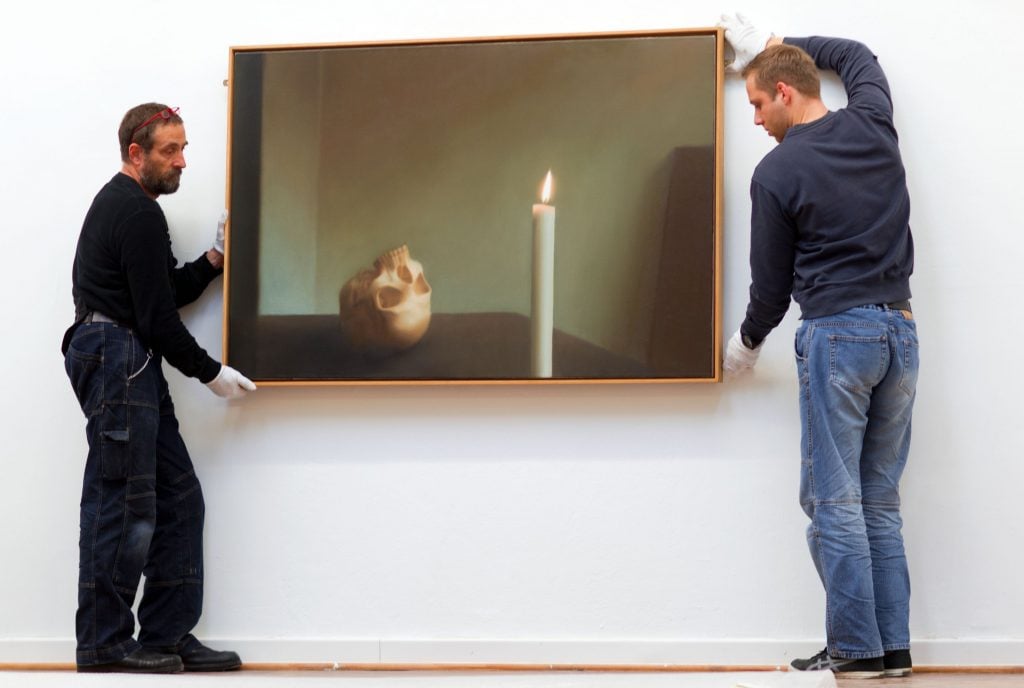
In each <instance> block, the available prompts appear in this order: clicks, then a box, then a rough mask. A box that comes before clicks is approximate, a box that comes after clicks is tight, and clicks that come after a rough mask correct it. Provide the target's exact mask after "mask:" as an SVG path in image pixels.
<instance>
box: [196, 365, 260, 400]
mask: <svg viewBox="0 0 1024 688" xmlns="http://www.w3.org/2000/svg"><path fill="white" fill-rule="evenodd" d="M206 386H207V387H209V388H210V390H211V391H212V392H213V393H214V394H216V395H217V396H219V397H224V398H225V399H238V398H239V397H244V396H245V395H246V394H247V393H248V392H255V391H256V385H255V384H254V383H253V381H252V380H250V379H249V378H247V377H246V376H245V375H242V374H241V373H240V372H238V371H237V370H235V369H234V368H232V367H231V366H226V365H221V367H220V372H219V373H217V377H215V378H213V379H212V380H210V381H209V382H207V383H206Z"/></svg>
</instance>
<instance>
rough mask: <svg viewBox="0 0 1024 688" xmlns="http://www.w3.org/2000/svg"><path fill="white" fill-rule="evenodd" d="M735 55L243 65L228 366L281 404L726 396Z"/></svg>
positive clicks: (436, 47)
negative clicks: (726, 129)
mask: <svg viewBox="0 0 1024 688" xmlns="http://www.w3.org/2000/svg"><path fill="white" fill-rule="evenodd" d="M723 45H724V38H723V36H722V32H721V30H720V29H713V28H707V29H686V30H669V31H650V32H624V33H601V34H572V35H556V36H548V35H546V36H514V37H494V38H472V39H445V40H424V41H391V42H374V43H346V44H330V45H319V44H318V45H282V46H250V47H232V48H231V49H230V74H229V80H228V83H229V88H230V93H229V114H228V120H229V131H228V184H227V186H228V189H227V195H228V207H229V209H230V218H231V220H230V225H229V227H228V239H227V241H228V243H227V260H226V268H225V280H224V285H225V286H224V289H225V309H224V310H225V322H224V359H225V361H227V362H229V363H230V364H231V365H232V366H234V367H236V368H238V369H239V370H242V371H243V372H244V373H245V374H246V375H248V376H249V377H251V378H252V379H253V380H255V381H257V382H258V383H261V384H262V385H268V384H269V385H319V384H425V383H429V384H448V383H456V384H472V383H486V384H498V383H527V382H529V383H566V382H642V383H650V382H716V381H719V380H720V378H721V369H720V368H721V364H720V354H719V352H720V347H721V323H720V321H721V317H720V313H721V225H722V220H721V215H722V202H721V197H722V188H721V187H722V78H723ZM549 170H550V171H551V173H552V175H553V180H554V184H553V186H554V196H553V198H552V199H551V200H550V201H548V202H547V203H546V204H543V203H542V201H541V199H540V193H541V185H542V182H543V181H544V180H545V177H546V174H547V172H548V171H549ZM535 205H536V206H539V205H546V206H549V208H540V209H539V210H538V209H537V208H535V207H534V206H535ZM545 213H548V214H551V215H554V219H553V220H552V222H553V227H547V226H545V225H544V223H545V222H546V220H544V219H543V217H544V216H545ZM535 217H536V218H537V219H535ZM549 219H550V218H549ZM535 235H536V237H535ZM552 236H553V239H552ZM400 247H406V250H407V252H408V255H409V256H410V257H411V260H412V261H414V262H407V261H406V260H405V258H404V256H403V254H402V253H401V251H399V252H398V253H389V252H392V251H393V250H394V249H399V248H400ZM552 251H553V255H552ZM385 254H387V257H384V258H382V259H381V260H378V258H379V257H382V256H384V255H385ZM374 265H376V266H377V267H376V268H374V267H373V266H374ZM419 267H422V277H419V274H418V268H419ZM392 269H393V270H392ZM410 269H411V271H412V273H415V274H412V273H410V272H409V271H410ZM379 272H386V273H387V275H385V277H388V276H390V277H392V278H394V277H395V275H397V276H398V277H397V278H398V279H399V281H401V279H403V278H405V276H407V275H409V274H412V277H413V279H414V280H417V278H418V281H416V282H415V284H414V285H412V286H411V287H410V288H411V289H412V291H409V292H407V294H406V292H404V291H401V289H404V288H405V287H406V286H409V284H408V281H409V280H408V279H406V284H405V286H403V284H399V283H398V282H396V283H395V284H397V285H398V287H399V288H400V289H399V291H392V287H391V286H388V285H384V286H382V287H381V291H379V292H377V291H375V290H376V289H377V287H378V286H380V285H379V282H380V280H376V281H374V282H373V283H372V284H370V280H371V279H372V278H373V277H374V276H376V274H377V273H379ZM392 273H394V274H392ZM357 275H358V276H359V277H358V278H357ZM385 277H382V278H381V279H384V278H385ZM350 282H351V283H352V284H354V285H355V287H354V288H353V287H352V286H351V285H350V286H349V287H346V285H347V284H349V283H350ZM367 290H369V291H367ZM384 294H397V296H388V297H387V299H385V297H384V296H382V295H384ZM406 295H408V299H407V300H406ZM424 295H426V296H427V298H428V300H429V320H427V321H426V324H424V320H425V315H424V314H423V309H422V307H423V303H422V301H423V297H424ZM385 300H386V301H387V303H386V304H385V306H384V307H382V308H381V309H380V312H377V311H375V310H374V308H376V307H378V306H380V304H381V303H384V301H385ZM414 302H415V303H414ZM399 303H400V306H395V308H399V307H400V308H405V307H406V306H407V305H408V306H409V311H408V312H403V313H401V314H399V315H396V314H395V313H394V312H392V305H393V304H399ZM368 304H369V305H368ZM374 304H376V306H374ZM417 304H418V305H417ZM413 305H417V307H418V308H419V310H418V311H416V310H414V309H413ZM367 308H369V310H367ZM343 314H344V318H343V317H342V315H343ZM385 316H386V317H385ZM389 319H390V320H389ZM396 327H398V330H396V329H395V328H396ZM402 327H405V330H401V328H402ZM424 328H425V329H424ZM410 333H411V334H410Z"/></svg>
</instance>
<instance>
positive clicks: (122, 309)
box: [65, 172, 221, 382]
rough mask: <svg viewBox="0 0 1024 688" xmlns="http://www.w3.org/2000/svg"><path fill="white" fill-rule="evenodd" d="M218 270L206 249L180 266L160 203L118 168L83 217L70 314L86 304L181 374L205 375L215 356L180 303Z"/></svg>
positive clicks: (80, 314)
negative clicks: (180, 311) (198, 340)
mask: <svg viewBox="0 0 1024 688" xmlns="http://www.w3.org/2000/svg"><path fill="white" fill-rule="evenodd" d="M220 272H221V271H220V270H219V269H217V268H214V267H213V265H211V264H210V261H209V260H207V259H206V256H205V254H204V255H202V256H200V257H199V258H198V259H196V260H194V261H192V262H191V263H186V264H185V265H183V266H181V267H178V266H177V260H175V258H174V255H173V254H172V253H171V237H170V233H169V232H168V229H167V219H166V218H165V217H164V212H163V210H162V209H161V208H160V205H159V204H158V203H157V202H156V201H154V200H153V199H151V198H150V197H149V196H147V195H146V193H145V192H144V191H143V190H142V187H140V186H139V184H138V182H136V181H135V180H134V179H132V178H131V177H129V176H128V175H126V174H124V173H121V172H119V173H117V174H116V175H114V178H113V179H111V180H110V181H109V182H107V184H106V185H105V186H104V187H103V188H102V189H100V192H99V193H98V194H96V198H95V199H93V202H92V206H91V207H90V208H89V212H88V213H87V214H86V216H85V222H84V223H83V224H82V232H81V234H80V235H79V238H78V248H77V250H76V252H75V262H74V267H73V269H72V276H71V284H72V295H73V297H74V300H75V322H76V324H77V323H79V322H81V321H82V319H83V318H84V317H85V316H86V314H87V313H88V312H89V311H98V312H100V313H102V314H104V315H107V316H109V317H111V318H113V319H115V320H117V321H118V322H120V323H123V324H125V325H127V326H129V327H131V328H132V329H134V330H135V331H136V333H137V334H138V336H139V339H140V341H141V342H142V344H143V345H144V346H146V347H147V348H150V349H152V350H153V352H154V353H155V354H158V355H161V356H163V357H164V358H166V359H167V361H168V362H169V363H170V364H171V365H173V366H174V367H175V368H177V369H178V370H180V371H181V372H182V373H184V374H185V375H188V376H189V377H197V378H199V380H200V381H202V382H209V381H210V380H212V379H213V378H215V377H216V376H217V373H218V372H219V371H220V363H218V362H217V361H215V360H214V359H212V358H210V356H209V355H208V354H207V353H206V351H204V350H203V349H202V348H201V347H200V346H199V344H197V343H196V340H195V339H194V338H193V337H192V335H191V334H190V333H189V331H188V330H187V329H186V328H185V325H184V323H182V322H181V317H180V316H179V315H178V308H180V307H181V306H184V305H186V304H189V303H192V302H193V301H195V300H196V299H197V298H199V295H200V294H202V293H203V290H204V289H205V288H206V286H207V285H208V284H209V283H210V282H211V281H213V279H214V278H215V277H217V275H219V274H220ZM72 327H74V326H72ZM68 339H69V338H68V337H65V342H66V341H67V340H68Z"/></svg>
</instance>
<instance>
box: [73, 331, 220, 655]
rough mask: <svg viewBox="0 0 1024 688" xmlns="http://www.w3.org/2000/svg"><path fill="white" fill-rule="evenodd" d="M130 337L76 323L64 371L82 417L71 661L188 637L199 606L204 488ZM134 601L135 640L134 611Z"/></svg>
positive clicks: (145, 356)
mask: <svg viewBox="0 0 1024 688" xmlns="http://www.w3.org/2000/svg"><path fill="white" fill-rule="evenodd" d="M161 362H162V361H161V358H160V357H159V356H151V355H150V353H149V352H147V351H146V349H145V347H143V346H142V344H141V343H140V342H139V339H138V337H137V336H136V335H135V333H134V332H133V331H132V330H131V329H129V328H127V327H124V326H121V325H117V324H114V323H105V322H96V323H86V324H82V325H80V326H79V327H78V329H77V330H76V331H75V333H74V336H73V337H72V339H71V344H70V348H69V349H68V352H67V354H66V356H65V359H64V367H65V369H66V371H67V374H68V377H69V378H70V380H71V385H72V387H74V390H75V395H76V396H77V397H78V401H79V403H80V404H81V406H82V411H83V412H84V413H85V417H86V421H87V424H86V436H87V438H88V441H89V454H88V458H87V459H86V463H85V478H84V481H83V485H82V503H81V516H80V519H81V520H80V532H79V562H78V613H77V615H76V630H77V636H78V651H77V656H76V659H77V662H78V664H79V665H82V666H85V665H90V664H104V663H108V662H116V661H118V660H120V659H122V658H124V657H125V656H127V655H129V654H131V653H132V652H134V651H135V650H137V649H138V648H139V647H140V646H146V647H151V648H161V649H164V650H169V651H174V650H175V649H176V648H180V647H181V646H182V645H183V644H185V643H187V642H190V640H191V636H190V635H189V632H190V631H191V630H192V628H193V627H194V626H195V625H196V623H197V622H198V621H199V615H200V613H201V611H202V602H203V519H204V513H205V508H204V503H203V493H202V490H201V489H200V486H199V481H198V480H197V478H196V475H195V472H194V471H193V467H192V459H191V458H190V457H189V454H188V449H186V448H185V443H184V441H183V440H182V438H181V434H180V433H179V432H178V420H177V418H175V416H174V404H173V403H172V401H171V396H170V393H169V392H168V389H167V381H166V379H164V375H163V370H162V369H161ZM143 574H145V577H146V584H145V589H144V590H143V594H142V600H141V601H140V603H139V610H138V611H139V637H138V640H136V639H135V638H133V633H134V631H135V619H134V617H133V614H132V606H133V604H134V602H135V594H136V592H137V590H138V587H139V579H140V577H141V576H142V575H143Z"/></svg>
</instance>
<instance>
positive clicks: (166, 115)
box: [131, 107, 180, 138]
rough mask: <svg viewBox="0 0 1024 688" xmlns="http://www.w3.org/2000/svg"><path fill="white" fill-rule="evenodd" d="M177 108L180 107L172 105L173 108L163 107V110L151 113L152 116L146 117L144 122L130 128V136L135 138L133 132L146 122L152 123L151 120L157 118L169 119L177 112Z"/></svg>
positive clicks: (136, 131)
mask: <svg viewBox="0 0 1024 688" xmlns="http://www.w3.org/2000/svg"><path fill="white" fill-rule="evenodd" d="M179 109H180V108H176V107H174V108H170V107H166V108H164V109H163V110H161V111H160V112H158V113H156V114H155V115H153V116H152V117H150V118H149V119H147V120H146V121H145V122H143V123H142V124H140V125H139V126H137V127H135V128H134V129H132V136H131V138H135V134H136V133H138V131H139V129H142V128H143V127H144V126H146V125H147V124H152V123H153V122H155V121H156V120H158V119H170V118H171V117H174V116H175V115H176V114H178V110H179Z"/></svg>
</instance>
